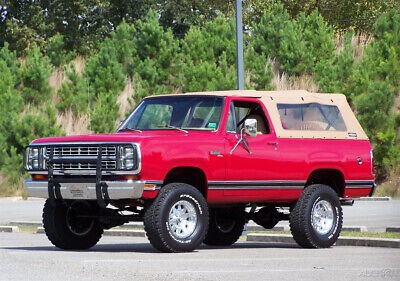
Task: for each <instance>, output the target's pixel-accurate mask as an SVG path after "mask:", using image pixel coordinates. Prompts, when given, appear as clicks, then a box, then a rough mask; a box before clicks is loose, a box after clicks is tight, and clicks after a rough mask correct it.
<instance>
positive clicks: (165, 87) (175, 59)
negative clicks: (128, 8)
mask: <svg viewBox="0 0 400 281" xmlns="http://www.w3.org/2000/svg"><path fill="white" fill-rule="evenodd" d="M136 31H137V36H136V37H135V39H134V52H133V66H134V67H133V69H134V76H135V81H139V83H138V85H136V86H135V90H136V91H135V96H134V99H135V101H136V102H138V101H140V99H141V98H143V97H144V96H148V95H155V94H168V93H172V92H173V91H174V89H175V88H176V87H179V86H180V85H181V75H182V73H181V62H180V56H179V44H178V40H176V39H175V38H174V37H173V34H172V31H171V30H170V29H168V30H167V31H164V29H163V27H162V26H161V25H160V24H159V21H158V14H157V13H156V12H154V11H150V12H149V13H148V14H147V16H146V17H145V19H144V20H143V21H141V20H139V21H138V22H137V25H136Z"/></svg>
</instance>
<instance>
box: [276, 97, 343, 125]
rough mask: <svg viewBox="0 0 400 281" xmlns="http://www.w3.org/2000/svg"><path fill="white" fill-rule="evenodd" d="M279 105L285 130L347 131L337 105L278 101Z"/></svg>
mask: <svg viewBox="0 0 400 281" xmlns="http://www.w3.org/2000/svg"><path fill="white" fill-rule="evenodd" d="M277 106H278V111H279V116H280V118H281V123H282V127H283V128H284V129H285V130H305V131H346V125H345V124H344V121H343V118H342V115H341V114H340V111H339V108H338V107H337V106H334V105H325V104H320V103H306V104H284V103H278V104H277Z"/></svg>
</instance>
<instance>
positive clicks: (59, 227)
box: [43, 199, 103, 250]
mask: <svg viewBox="0 0 400 281" xmlns="http://www.w3.org/2000/svg"><path fill="white" fill-rule="evenodd" d="M69 207H70V205H69V204H67V203H61V202H58V201H57V202H55V204H51V202H50V201H49V199H47V200H46V203H45V204H44V208H43V227H44V230H45V233H46V235H47V238H48V239H49V240H50V242H51V243H52V244H53V245H54V246H56V247H58V248H60V249H64V250H83V249H88V248H91V247H93V246H94V245H96V244H97V242H98V241H99V240H100V238H101V236H102V235H103V228H102V227H101V225H100V224H99V222H98V221H97V220H93V221H92V223H90V227H88V231H87V233H84V234H83V235H76V234H75V233H74V232H73V231H71V229H70V227H69V226H68V223H67V213H68V208H69Z"/></svg>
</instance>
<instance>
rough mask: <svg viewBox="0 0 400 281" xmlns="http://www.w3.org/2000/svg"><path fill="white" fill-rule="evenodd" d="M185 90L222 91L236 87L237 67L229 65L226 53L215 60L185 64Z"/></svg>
mask: <svg viewBox="0 0 400 281" xmlns="http://www.w3.org/2000/svg"><path fill="white" fill-rule="evenodd" d="M185 79H186V80H185V84H184V87H183V91H184V92H201V91H221V90H228V89H234V88H235V86H236V69H235V68H233V67H229V66H228V63H227V60H226V55H225V53H222V55H221V57H220V60H219V61H218V62H217V63H215V62H209V61H200V62H199V63H198V64H194V62H193V61H189V62H188V63H187V64H186V65H185Z"/></svg>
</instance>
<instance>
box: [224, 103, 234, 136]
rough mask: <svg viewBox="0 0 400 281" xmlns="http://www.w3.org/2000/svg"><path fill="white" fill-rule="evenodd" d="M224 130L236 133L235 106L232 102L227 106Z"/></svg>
mask: <svg viewBox="0 0 400 281" xmlns="http://www.w3.org/2000/svg"><path fill="white" fill-rule="evenodd" d="M226 131H227V132H228V133H236V118H235V107H234V105H233V103H231V105H230V106H229V112H228V121H227V122H226Z"/></svg>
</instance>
